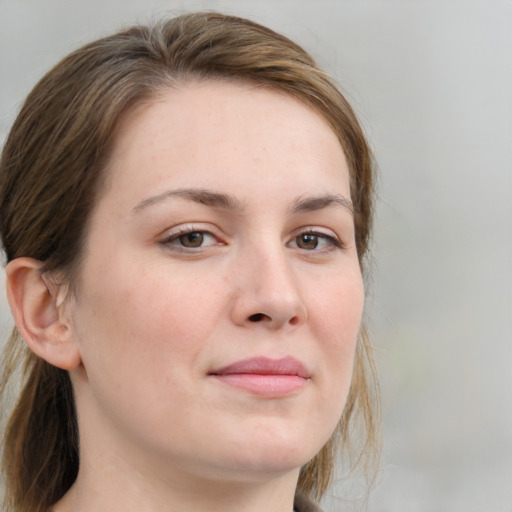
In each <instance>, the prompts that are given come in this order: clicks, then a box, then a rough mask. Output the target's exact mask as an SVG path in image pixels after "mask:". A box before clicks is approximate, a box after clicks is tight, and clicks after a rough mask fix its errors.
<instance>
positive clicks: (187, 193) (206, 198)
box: [133, 188, 245, 213]
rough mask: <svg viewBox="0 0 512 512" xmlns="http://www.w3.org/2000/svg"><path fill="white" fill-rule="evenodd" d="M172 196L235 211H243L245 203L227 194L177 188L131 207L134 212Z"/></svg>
mask: <svg viewBox="0 0 512 512" xmlns="http://www.w3.org/2000/svg"><path fill="white" fill-rule="evenodd" d="M172 197H179V198H183V199H187V200H189V201H193V202H195V203H200V204H204V205H205V206H210V207H211V208H218V209H220V210H229V211H235V212H243V211H244V210H245V205H244V204H243V203H242V202H241V201H239V200H238V199H236V198H234V197H233V196H230V195H229V194H223V193H219V192H213V191H211V190H205V189H199V188H179V189H176V190H168V191H166V192H163V193H162V194H158V195H156V196H152V197H148V198H147V199H143V200H142V201H141V202H140V203H139V204H138V205H137V206H135V208H133V212H134V213H136V212H138V211H140V210H143V209H144V208H147V207H148V206H152V205H153V204H156V203H160V202H162V201H165V200H166V199H169V198H172Z"/></svg>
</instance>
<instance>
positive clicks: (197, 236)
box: [162, 229, 220, 250]
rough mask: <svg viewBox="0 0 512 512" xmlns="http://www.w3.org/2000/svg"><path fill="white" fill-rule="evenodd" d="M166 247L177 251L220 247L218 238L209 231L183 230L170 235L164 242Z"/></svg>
mask: <svg viewBox="0 0 512 512" xmlns="http://www.w3.org/2000/svg"><path fill="white" fill-rule="evenodd" d="M162 243H163V244H164V245H165V246H168V247H169V246H170V247H172V248H176V249H182V250H186V249H200V248H202V247H207V246H210V245H219V244H220V242H219V240H217V238H216V237H215V236H214V235H213V234H212V233H210V232H208V231H199V230H187V231H186V230H183V229H181V230H180V231H179V233H176V234H173V235H170V236H169V237H168V238H166V239H165V240H164V241H163V242H162Z"/></svg>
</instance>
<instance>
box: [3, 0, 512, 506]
mask: <svg viewBox="0 0 512 512" xmlns="http://www.w3.org/2000/svg"><path fill="white" fill-rule="evenodd" d="M198 8H206V9H215V10H220V11H225V12H229V13H234V14H238V15H242V16H247V17H250V18H253V19H255V20H256V21H260V22H262V23H264V24H267V25H269V26H271V27H273V28H275V29H277V30H278V31H281V32H284V33H285V34H287V35H289V36H290V37H292V38H294V39H296V40H298V41H299V42H300V43H302V44H303V45H304V46H305V47H306V49H308V50H309V51H310V52H311V53H312V54H313V55H314V56H315V57H316V58H317V59H318V61H319V62H320V63H321V64H322V65H323V66H324V67H325V68H327V70H328V71H329V72H331V73H332V74H333V75H334V76H335V77H336V79H337V80H338V81H339V83H340V85H341V86H342V88H343V89H344V90H345V91H346V93H347V94H348V96H349V98H350V99H351V101H352V103H353V104H354V106H355V108H356V110H357V111H358V113H359V115H360V118H361V120H362V122H363V124H364V126H365V129H366V131H367V134H368V136H369V138H370V140H371V143H372V146H373V147H374V150H375V153H376V156H377V160H378V162H379V167H380V186H379V196H380V199H379V205H378V222H377V226H376V236H375V251H374V259H375V269H374V272H373V286H372V290H371V294H370V298H369V300H368V307H367V310H368V316H369V318H370V320H371V330H372V334H373V339H374V343H375V346H376V353H377V360H378V365H379V370H380V374H381V384H382V398H383V432H384V440H385V444H384V453H383V458H382V463H381V468H380V471H379V474H378V478H377V482H376V488H375V490H374V492H373V494H372V497H371V498H370V501H369V505H368V510H370V511H372V512H415V511H428V512H442V511H448V512H459V511H460V512H472V511H478V512H483V511H503V512H511V511H512V376H511V375H512V371H511V370H512V292H511V290H512V211H511V210H512V207H511V204H512V201H511V199H512V197H511V195H512V186H511V171H512V68H511V66H512V2H511V1H509V0H507V1H506V0H502V1H495V0H494V1H493V0H481V1H470V0H466V1H448V0H447V1H444V2H438V1H427V0H409V1H397V0H381V1H367V0H359V1H356V0H337V1H334V0H332V1H316V2H315V1H301V0H274V1H272V2H270V1H259V2H256V1H247V0H239V1H235V0H232V1H227V0H226V1H214V0H212V1H188V2H185V1H181V2H179V1H171V0H169V1H155V0H147V1H143V0H124V1H113V0H88V1H86V2H85V1H80V2H75V1H72V0H67V1H66V0H32V1H26V0H0V140H2V141H3V140H4V138H5V136H6V134H7V131H8V129H9V126H10V124H11V123H12V121H13V119H14V116H15V114H16V112H17V110H18V108H19V106H20V102H21V101H22V99H23V98H24V96H25V95H26V94H27V93H28V92H29V90H30V88H31V87H32V86H33V85H34V83H35V81H36V80H37V78H38V77H40V76H41V74H42V73H43V72H44V71H45V70H47V69H48V68H49V67H50V66H52V65H53V64H54V63H55V62H56V61H57V59H59V58H60V57H63V56H64V55H65V54H67V53H68V52H69V51H70V50H71V49H73V48H76V47H78V46H79V45H81V44H82V43H84V42H87V41H89V40H90V39H93V38H95V37H97V36H100V35H103V34H105V33H108V32H110V31H111V30H113V29H116V28H118V27H120V26H121V25H122V24H127V23H132V22H135V21H145V20H147V19H148V18H150V17H151V16H153V15H158V14H159V13H162V12H164V11H171V12H172V13H178V12H181V11H182V10H193V9H198ZM0 275H1V280H2V281H3V280H4V275H3V271H0ZM2 294H3V292H2ZM10 325H11V320H10V317H9V314H8V310H7V306H6V304H5V298H4V296H3V295H0V336H1V339H5V338H6V337H7V331H8V329H9V327H10ZM359 493H360V488H359V487H358V486H357V485H353V484H351V485H348V486H347V485H344V484H343V482H341V483H340V484H339V485H338V486H336V487H335V488H334V489H333V494H335V495H336V496H337V498H335V499H334V500H333V501H328V502H327V503H326V505H327V508H328V509H329V510H347V511H350V510H357V509H358V507H360V506H361V501H360V500H357V499H356V498H357V495H358V494H359Z"/></svg>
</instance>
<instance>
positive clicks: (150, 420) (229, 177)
mask: <svg viewBox="0 0 512 512" xmlns="http://www.w3.org/2000/svg"><path fill="white" fill-rule="evenodd" d="M0 205H1V206H0V208H1V209H0V219H1V221H0V222H1V235H2V241H3V245H4V250H5V253H6V256H7V262H8V263H7V267H6V274H7V294H8V299H9V303H10V306H11V309H12V312H13V316H14V319H15V322H16V326H17V328H16V329H15V331H14V332H13V334H12V336H11V338H10V341H9V344H8V346H7V349H6V352H5V363H4V378H3V388H4V389H5V386H6V384H7V382H8V381H9V380H10V379H11V380H12V377H13V376H14V375H15V374H16V369H17V368H19V367H21V368H23V379H24V380H23V382H24V387H23V389H22V391H21V393H20V394H19V397H18V400H17V403H16V405H15V407H14V410H13V412H12V413H11V416H10V418H9V422H8V425H7V429H6V434H5V439H4V459H3V461H4V464H3V468H4V472H5V478H6V508H5V509H6V510H9V511H16V512H18V511H20V512H21V511H23V512H35V511H38V512H42V511H47V510H52V511H53V512H77V511H84V512H85V511H94V512H99V511H104V510H105V511H107V510H108V511H117V510H119V511H131V510H134V511H135V510H137V511H141V510H144V511H164V510H166V511H167V510H181V511H186V510H203V511H204V510H223V511H230V510H237V511H240V510H243V511H252V510H265V511H270V512H274V511H276V512H277V511H286V510H290V511H291V510H292V509H296V510H300V511H307V510H316V505H314V504H313V502H312V501H311V498H316V499H319V498H320V497H321V496H322V494H323V493H324V492H325V490H326V488H327V486H328V484H329V481H330V479H331V475H332V470H333V463H334V457H335V455H336V453H337V451H338V449H339V447H340V446H346V447H350V446H351V445H353V443H354V441H356V440H357V438H359V444H360V446H361V450H360V452H358V451H357V450H356V452H355V456H356V458H358V459H359V460H360V461H361V460H363V459H364V458H365V457H368V456H369V455H371V454H372V453H373V452H372V448H374V447H375V436H376V432H375V417H374V415H372V407H371V397H370V395H371V393H370V385H369V384H368V379H367V372H366V371H365V366H368V363H370V366H369V367H370V369H371V368H372V364H371V354H370V347H369V345H368V342H367V339H366V338H365V336H364V332H363V329H362V327H361V317H362V313H363V302H364V290H363V281H362V269H363V262H364V257H365V254H366V251H367V246H368V239H369V235H370V225H371V212H372V169H371V156H370V152H369V149H368V146H367V144H366V141H365V138H364V136H363V133H362V131H361V128H360V126H359V124H358V122H357V120H356V118H355V116H354V114H353V111H352V109H351V108H350V106H349V105H348V103H347V102H346V100H345V99H344V98H343V96H342V95H341V94H340V93H339V91H338V90H337V89H336V87H335V86H334V85H333V83H332V82H331V80H330V79H329V78H328V77H327V76H326V75H325V74H324V73H323V72H321V71H320V70H319V69H318V68H317V67H316V65H315V63H314V62H313V61H312V59H311V58H310V57H309V56H308V55H307V54H306V53H305V52H304V51H303V50H302V49H301V48H300V47H298V46H297V45H295V44H294V43H292V42H290V41H289V40H288V39H286V38H284V37H283V36H281V35H279V34H276V33H274V32H272V31H270V30H269V29H266V28H264V27H261V26H259V25H257V24H254V23H252V22H250V21H247V20H243V19H239V18H234V17H228V16H223V15H220V14H213V13H199V14H190V15H184V16H181V17H178V18H175V19H172V20H168V21H163V22H161V23H158V24H156V25H154V26H151V27H133V28H131V29H128V30H125V31H123V32H120V33H118V34H115V35H113V36H110V37H106V38H104V39H101V40H99V41H96V42H93V43H91V44H89V45H87V46H85V47H84V48H81V49H79V50H77V51H76V52H74V53H72V54H71V55H69V56H68V57H67V58H65V59H64V60H63V61H62V62H61V63H59V64H58V65H57V66H56V67H55V68H54V69H53V70H51V71H50V72H49V73H48V74H47V75H46V76H45V77H43V79H42V80H41V81H40V82H39V84H37V86H36V87H35V88H34V90H33V91H32V93H31V94H30V95H29V96H28V98H27V100H26V103H25V105H24V106H23V108H22V110H21V113H20V114H19V116H18V118H17V120H16V122H15V124H14V126H13V128H12V130H11V133H10V135H9V137H8V139H7V142H6V144H5V147H4V150H3V154H2V162H1V175H0ZM22 339H23V340H24V342H25V344H26V346H25V345H24V344H23V341H22ZM351 443H352V444H351Z"/></svg>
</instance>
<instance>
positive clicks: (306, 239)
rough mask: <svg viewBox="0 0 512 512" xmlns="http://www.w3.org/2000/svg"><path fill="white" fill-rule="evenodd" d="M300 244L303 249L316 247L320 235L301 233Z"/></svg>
mask: <svg viewBox="0 0 512 512" xmlns="http://www.w3.org/2000/svg"><path fill="white" fill-rule="evenodd" d="M298 246H299V247H301V248H302V249H316V247H317V246H318V237H317V236H316V235H300V236H299V243H298Z"/></svg>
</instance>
